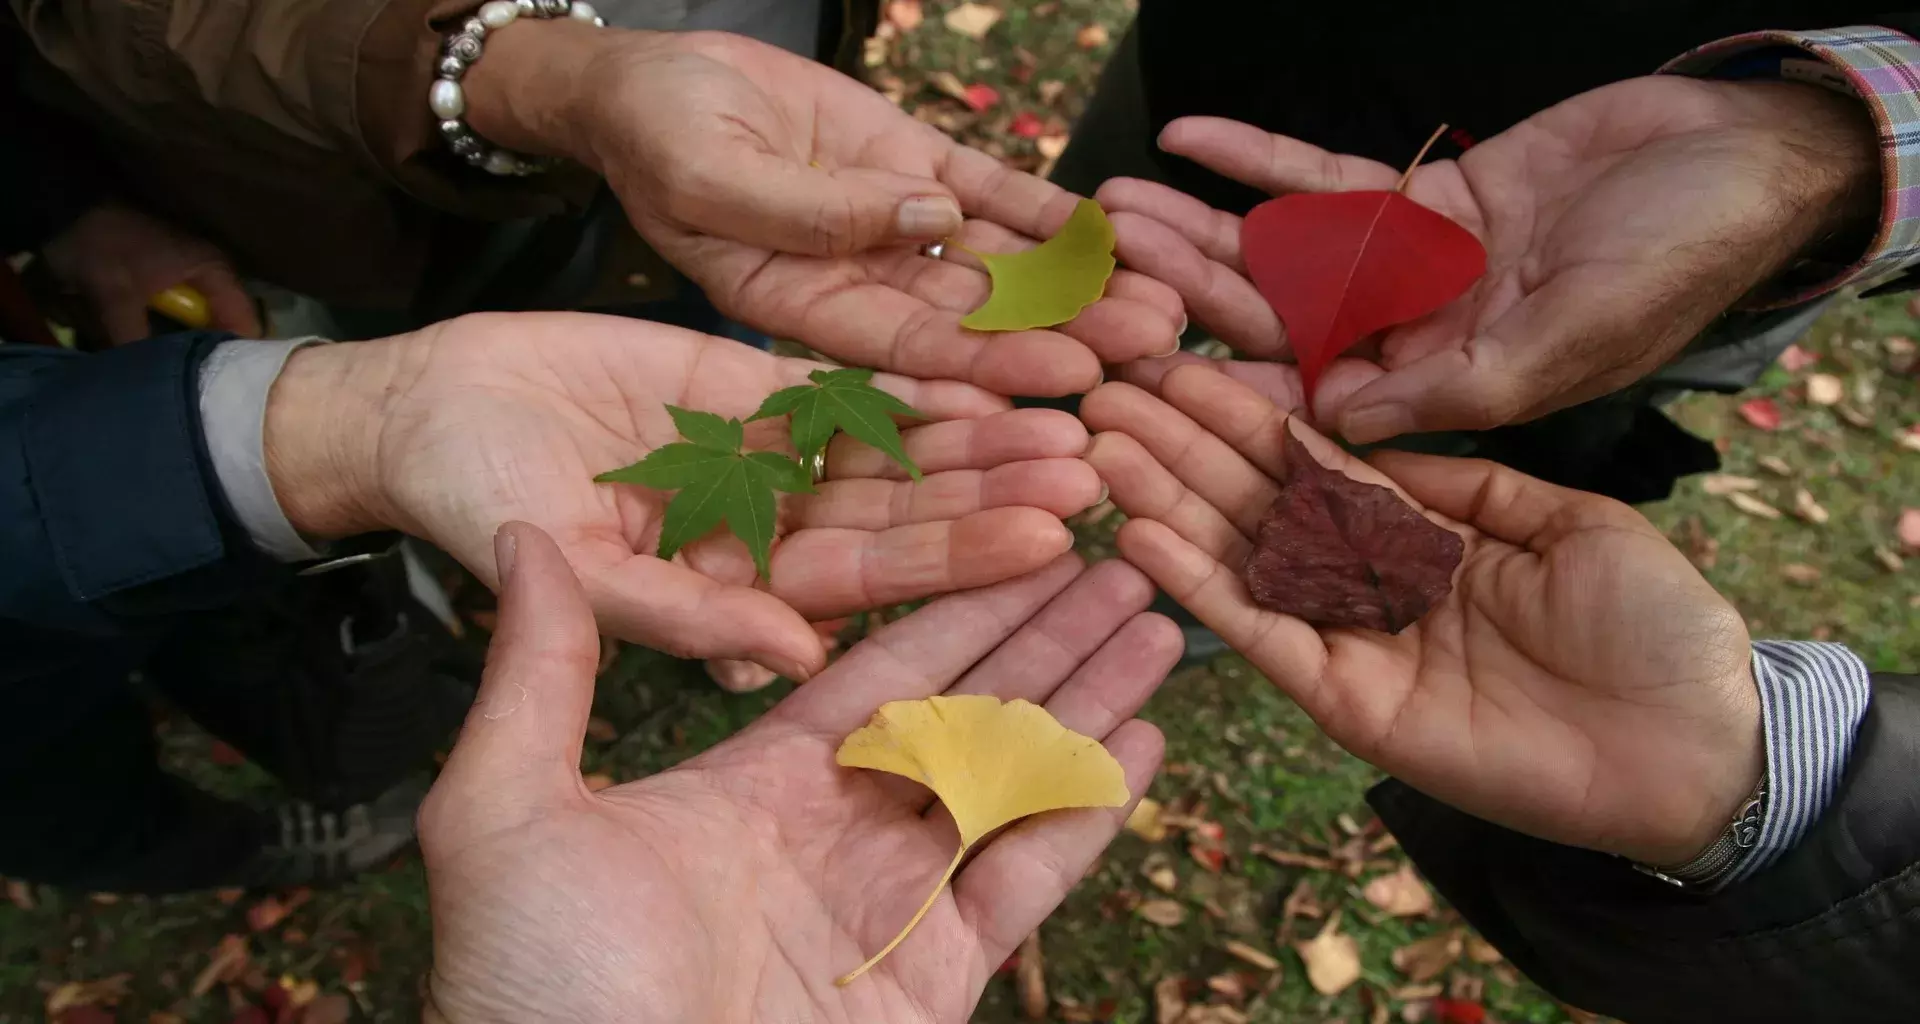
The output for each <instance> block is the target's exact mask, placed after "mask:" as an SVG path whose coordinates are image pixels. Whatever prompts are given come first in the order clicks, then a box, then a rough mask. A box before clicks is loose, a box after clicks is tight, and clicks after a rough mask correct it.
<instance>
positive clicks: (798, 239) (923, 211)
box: [672, 148, 960, 257]
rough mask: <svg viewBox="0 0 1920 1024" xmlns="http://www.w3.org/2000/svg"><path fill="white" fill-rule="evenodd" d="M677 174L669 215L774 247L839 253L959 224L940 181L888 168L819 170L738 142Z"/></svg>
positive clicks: (928, 235)
mask: <svg viewBox="0 0 1920 1024" xmlns="http://www.w3.org/2000/svg"><path fill="white" fill-rule="evenodd" d="M683 174H684V175H685V176H686V177H687V178H688V179H689V180H688V181H686V182H684V183H682V185H681V187H680V188H679V189H678V190H677V192H676V198H677V202H676V203H675V204H674V208H673V210H672V214H673V216H674V219H676V220H678V221H680V222H682V223H684V224H685V225H687V226H689V227H692V228H694V229H696V230H698V231H700V232H702V233H704V234H708V235H717V236H720V237H722V238H728V239H732V240H734V241H737V242H743V243H745V244H747V245H751V246H755V247H758V248H762V249H771V250H774V251H775V252H785V253H794V254H797V255H804V256H821V257H842V256H848V255H851V254H853V253H856V252H860V251H863V250H865V249H870V248H873V247H875V246H881V245H895V244H901V243H914V242H924V241H931V240H933V239H936V238H945V237H946V236H948V235H951V234H953V233H954V232H956V231H958V230H960V205H959V203H958V202H957V201H956V200H955V199H954V197H953V195H952V193H951V192H950V191H948V189H947V188H946V187H945V186H944V185H941V184H940V183H939V182H936V181H930V180H928V179H925V178H918V177H913V176H910V175H905V174H898V173H895V172H892V171H882V170H870V169H866V168H842V169H839V170H827V169H825V168H822V167H819V166H812V165H808V164H803V163H799V162H797V161H795V160H792V159H790V158H788V157H784V156H775V155H773V154H771V153H764V152H758V151H754V150H752V149H749V148H740V149H728V150H727V151H726V152H725V153H724V154H722V158H718V159H712V160H707V161H703V162H701V163H699V164H698V165H697V166H694V167H691V168H686V169H683Z"/></svg>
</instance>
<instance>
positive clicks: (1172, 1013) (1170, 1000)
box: [1153, 974, 1187, 1024]
mask: <svg viewBox="0 0 1920 1024" xmlns="http://www.w3.org/2000/svg"><path fill="white" fill-rule="evenodd" d="M1186 1013H1187V979H1186V978H1183V977H1181V976H1180V975H1178V974H1174V975H1169V976H1167V977H1165V978H1161V979H1160V980H1159V981H1158V982H1155V983H1154V986H1153V1019H1154V1021H1155V1024H1180V1018H1181V1017H1184V1016H1186Z"/></svg>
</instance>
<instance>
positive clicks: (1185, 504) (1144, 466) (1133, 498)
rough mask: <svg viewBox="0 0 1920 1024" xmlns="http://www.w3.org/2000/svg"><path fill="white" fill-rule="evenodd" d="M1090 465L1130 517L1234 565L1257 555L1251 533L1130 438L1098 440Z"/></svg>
mask: <svg viewBox="0 0 1920 1024" xmlns="http://www.w3.org/2000/svg"><path fill="white" fill-rule="evenodd" d="M1087 464H1088V465H1090V466H1092V467H1093V468H1094V470H1095V471H1096V472H1098V473H1099V474H1100V479H1101V480H1104V481H1106V484H1107V487H1108V488H1109V491H1108V494H1109V496H1110V497H1111V498H1112V499H1113V503H1114V505H1115V506H1117V507H1118V508H1119V509H1120V511H1122V512H1125V513H1126V514H1127V515H1129V516H1132V517H1134V518H1136V519H1152V520H1155V521H1157V522H1162V523H1166V524H1167V525H1168V526H1171V527H1173V528H1174V529H1175V530H1177V531H1178V532H1179V533H1180V535H1181V536H1183V537H1186V538H1188V539H1189V540H1190V541H1192V542H1193V543H1194V544H1197V545H1199V546H1200V548H1201V549H1202V550H1204V551H1206V552H1207V553H1208V554H1209V555H1212V556H1213V557H1214V558H1217V559H1219V560H1220V561H1222V562H1226V563H1227V564H1229V565H1239V564H1241V563H1242V562H1244V561H1246V559H1247V556H1248V555H1250V554H1252V553H1253V542H1252V540H1251V539H1250V535H1249V534H1247V533H1245V532H1243V531H1242V530H1241V529H1240V527H1238V526H1237V525H1235V523H1234V522H1233V520H1231V519H1228V518H1227V517H1226V516H1224V515H1222V514H1221V513H1220V510H1219V509H1216V508H1215V507H1214V506H1213V505H1211V504H1209V503H1208V502H1207V500H1206V499H1205V498H1202V497H1201V496H1200V495H1198V494H1195V493H1194V492H1193V491H1191V490H1189V489H1188V488H1187V486H1186V485H1185V484H1183V483H1181V482H1180V478H1179V477H1177V476H1175V475H1174V474H1173V472H1172V471H1171V470H1169V469H1167V468H1166V467H1165V466H1162V465H1161V464H1160V463H1159V461H1158V460H1156V459H1154V457H1153V456H1152V454H1150V453H1149V452H1148V451H1147V450H1146V449H1145V448H1143V447H1141V445H1140V442H1138V441H1136V440H1134V439H1133V438H1131V437H1128V436H1127V435H1126V434H1122V433H1120V432H1118V431H1108V432H1106V433H1103V434H1101V435H1099V436H1098V437H1095V438H1094V439H1093V445H1092V447H1091V448H1089V449H1088V450H1087Z"/></svg>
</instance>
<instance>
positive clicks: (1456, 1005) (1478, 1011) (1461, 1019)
mask: <svg viewBox="0 0 1920 1024" xmlns="http://www.w3.org/2000/svg"><path fill="white" fill-rule="evenodd" d="M1433 1019H1434V1020H1435V1021H1438V1022H1439V1024H1482V1022H1484V1021H1485V1020H1486V1019H1487V1008H1486V1007H1484V1006H1482V1005H1480V1004H1479V1003H1477V1002H1473V1001H1471V1000H1467V999H1449V998H1447V997H1445V996H1442V997H1440V998H1438V999H1435V1000H1434V1001H1433Z"/></svg>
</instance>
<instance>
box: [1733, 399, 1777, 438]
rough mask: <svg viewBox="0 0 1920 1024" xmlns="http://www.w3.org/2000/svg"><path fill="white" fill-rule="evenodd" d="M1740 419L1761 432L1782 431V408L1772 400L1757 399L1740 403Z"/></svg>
mask: <svg viewBox="0 0 1920 1024" xmlns="http://www.w3.org/2000/svg"><path fill="white" fill-rule="evenodd" d="M1740 418H1741V419H1743V420H1746V421H1747V422H1748V423H1749V424H1752V425H1753V426H1755V427H1758V428H1760V429H1761V430H1779V429H1780V407H1779V406H1778V405H1775V404H1774V402H1773V399H1771V398H1755V399H1752V400H1750V401H1746V402H1741V403H1740Z"/></svg>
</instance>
